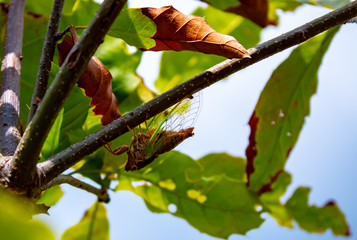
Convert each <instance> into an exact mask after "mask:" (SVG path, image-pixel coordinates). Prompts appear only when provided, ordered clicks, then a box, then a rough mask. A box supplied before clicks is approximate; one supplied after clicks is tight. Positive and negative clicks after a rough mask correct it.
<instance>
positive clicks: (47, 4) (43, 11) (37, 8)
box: [25, 0, 77, 16]
mask: <svg viewBox="0 0 357 240" xmlns="http://www.w3.org/2000/svg"><path fill="white" fill-rule="evenodd" d="M76 1H77V0H66V1H64V5H63V11H62V13H70V12H72V8H73V6H74V4H75V2H76ZM52 5H53V1H41V2H40V3H39V1H38V0H26V5H25V12H31V13H35V14H39V15H45V16H50V14H51V11H52Z"/></svg>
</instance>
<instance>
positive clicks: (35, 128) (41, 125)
mask: <svg viewBox="0 0 357 240" xmlns="http://www.w3.org/2000/svg"><path fill="white" fill-rule="evenodd" d="M125 3H126V0H106V1H105V2H103V3H102V5H101V6H100V8H99V10H98V11H97V13H96V14H95V16H94V17H93V19H92V21H91V22H90V24H89V25H88V28H87V29H86V30H85V31H84V32H83V34H82V37H81V38H80V40H79V41H78V42H77V43H76V44H75V45H74V46H73V48H72V50H71V52H70V53H69V54H68V56H67V58H66V60H65V61H64V63H63V65H62V67H61V69H60V70H59V72H58V74H57V75H56V77H55V79H54V81H53V83H52V84H51V86H50V88H49V89H48V90H47V92H46V94H45V96H44V98H43V100H42V102H41V104H40V105H39V107H38V109H37V111H36V113H35V115H34V117H33V119H32V121H31V122H30V123H29V125H28V126H27V128H26V130H25V133H24V135H23V137H22V139H21V141H20V143H19V145H18V147H17V149H16V152H15V155H14V156H13V158H12V159H11V160H10V161H9V162H8V164H7V165H6V166H5V168H4V169H3V172H4V173H5V176H6V177H4V179H5V181H6V182H7V183H6V186H7V187H8V188H11V189H13V191H18V192H20V193H21V192H24V191H27V190H29V189H30V188H31V185H32V180H33V179H34V177H35V175H36V171H35V169H36V164H37V162H38V157H39V154H40V152H41V148H42V146H43V144H44V142H45V139H46V137H47V135H48V132H49V131H50V129H51V126H52V125H53V123H54V121H55V119H56V117H57V115H58V113H59V111H60V110H61V108H62V106H63V104H64V101H65V99H66V98H67V97H68V95H69V93H70V92H71V90H72V88H73V87H74V85H75V83H76V82H77V80H78V78H79V76H80V75H81V73H82V72H83V70H84V68H85V67H86V65H87V63H88V61H89V59H90V57H91V56H92V55H93V54H94V52H95V51H96V49H97V48H98V46H99V45H100V44H101V43H102V42H103V39H104V36H105V34H106V33H107V31H108V30H109V27H110V26H111V24H112V23H113V22H114V20H115V18H116V17H117V16H118V14H119V12H120V11H121V9H122V8H123V6H124V5H125Z"/></svg>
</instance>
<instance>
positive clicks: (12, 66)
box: [0, 0, 25, 164]
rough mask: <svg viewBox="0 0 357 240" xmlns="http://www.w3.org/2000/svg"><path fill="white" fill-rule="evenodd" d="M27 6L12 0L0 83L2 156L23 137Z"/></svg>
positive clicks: (0, 143) (13, 150) (0, 150)
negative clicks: (22, 74)
mask: <svg viewBox="0 0 357 240" xmlns="http://www.w3.org/2000/svg"><path fill="white" fill-rule="evenodd" d="M24 7H25V0H12V1H11V2H10V6H9V13H8V18H7V24H6V33H5V43H4V51H3V60H2V65H1V84H0V86H1V89H0V96H1V97H0V154H1V155H2V156H12V155H13V154H14V152H15V150H16V147H17V145H18V143H19V141H20V138H21V134H20V122H19V119H20V101H19V97H20V74H21V58H22V56H21V55H22V36H23V28H24ZM2 164H3V163H2Z"/></svg>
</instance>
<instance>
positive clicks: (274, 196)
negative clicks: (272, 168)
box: [260, 172, 293, 228]
mask: <svg viewBox="0 0 357 240" xmlns="http://www.w3.org/2000/svg"><path fill="white" fill-rule="evenodd" d="M290 183H291V175H290V174H289V173H287V172H281V173H280V174H279V176H278V177H277V179H276V181H275V182H274V183H273V184H272V185H271V191H269V192H266V193H264V194H262V195H261V196H260V200H261V201H262V202H263V203H264V205H263V206H264V210H265V211H267V212H269V214H270V215H271V216H272V217H274V218H275V219H276V221H277V222H278V224H279V225H281V226H284V227H288V228H293V223H292V221H293V219H292V217H291V215H290V214H289V212H288V211H287V209H286V208H285V206H284V205H283V204H282V203H281V202H280V197H281V196H283V194H284V193H285V192H286V189H287V188H288V186H289V185H290Z"/></svg>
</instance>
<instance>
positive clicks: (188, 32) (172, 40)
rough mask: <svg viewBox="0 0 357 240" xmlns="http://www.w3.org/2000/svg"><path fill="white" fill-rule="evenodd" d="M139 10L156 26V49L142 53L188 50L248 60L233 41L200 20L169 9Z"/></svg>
mask: <svg viewBox="0 0 357 240" xmlns="http://www.w3.org/2000/svg"><path fill="white" fill-rule="evenodd" d="M141 10H142V13H143V14H144V15H145V16H147V17H149V18H150V19H152V20H153V21H154V23H155V24H156V26H157V31H156V33H155V34H154V36H153V37H152V38H153V39H154V40H155V42H156V45H155V46H154V47H152V48H150V49H142V50H151V51H163V50H174V51H183V50H189V51H196V52H202V53H206V54H215V55H220V56H223V57H226V58H250V56H249V54H248V52H247V50H246V49H245V48H244V47H243V46H242V45H241V44H239V42H238V41H237V40H236V39H235V38H234V37H232V36H228V35H223V34H220V33H217V32H216V31H215V30H214V29H213V28H211V27H210V26H209V25H208V23H207V22H206V21H205V20H204V19H203V18H201V17H197V16H193V15H185V14H183V13H181V12H179V11H177V10H176V9H175V8H174V7H172V6H166V7H161V8H142V9H141Z"/></svg>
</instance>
